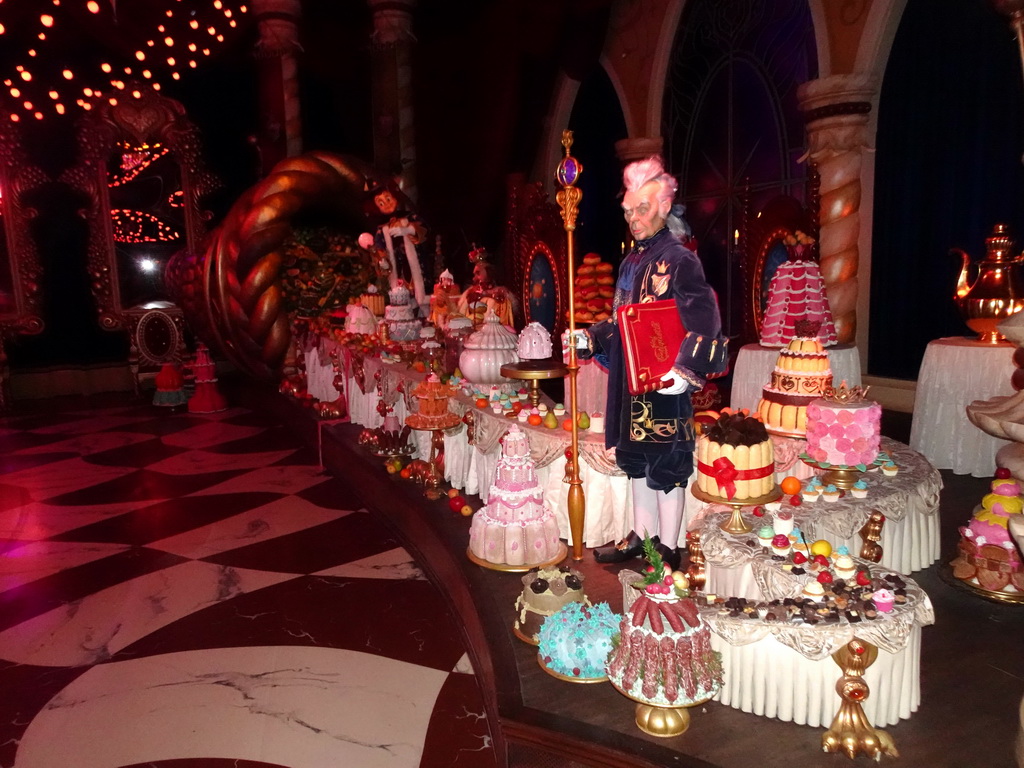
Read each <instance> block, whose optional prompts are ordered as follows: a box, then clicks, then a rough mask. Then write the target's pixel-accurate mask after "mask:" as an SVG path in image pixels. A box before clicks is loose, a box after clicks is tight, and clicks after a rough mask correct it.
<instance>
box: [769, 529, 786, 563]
mask: <svg viewBox="0 0 1024 768" xmlns="http://www.w3.org/2000/svg"><path fill="white" fill-rule="evenodd" d="M772 554H773V555H779V556H780V557H785V556H786V555H788V554H789V536H787V535H786V534H784V533H777V534H775V536H773V537H772Z"/></svg>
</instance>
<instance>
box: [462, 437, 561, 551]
mask: <svg viewBox="0 0 1024 768" xmlns="http://www.w3.org/2000/svg"><path fill="white" fill-rule="evenodd" d="M469 550H470V552H471V553H472V555H473V556H474V557H476V558H477V559H479V560H484V561H486V562H488V563H494V564H496V565H506V566H533V565H539V564H541V563H550V562H552V561H554V560H556V559H559V558H560V556H561V555H562V554H563V553H564V551H565V550H564V545H563V544H562V542H561V540H560V539H559V530H558V521H557V520H555V513H554V512H553V511H552V510H551V509H549V508H548V507H546V506H545V505H544V494H543V492H542V491H541V488H540V483H539V482H538V480H537V473H536V471H535V470H534V465H533V459H531V458H530V443H529V441H528V440H527V437H526V433H525V432H523V431H522V430H521V429H520V428H519V427H518V426H517V425H515V424H513V425H512V426H511V427H509V430H508V432H507V433H506V434H505V437H503V438H502V441H501V458H500V459H498V466H497V470H496V472H495V477H494V484H493V485H492V486H491V491H490V495H489V496H488V497H487V506H485V507H483V508H482V509H480V510H479V511H478V512H477V513H476V514H475V515H473V523H472V525H471V526H470V529H469Z"/></svg>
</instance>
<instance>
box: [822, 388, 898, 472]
mask: <svg viewBox="0 0 1024 768" xmlns="http://www.w3.org/2000/svg"><path fill="white" fill-rule="evenodd" d="M843 391H844V390H842V389H841V390H838V392H840V393H841V392H843ZM851 391H852V392H855V393H856V392H857V390H851ZM840 397H842V396H841V395H840V396H833V397H826V398H820V399H818V400H813V401H811V403H810V405H808V406H807V455H808V456H810V457H811V458H812V459H813V460H814V461H817V462H820V463H828V464H830V465H832V466H846V467H854V466H857V465H858V464H863V465H868V464H872V463H874V461H875V459H877V458H878V450H879V445H880V443H881V434H882V432H881V430H882V406H880V405H879V404H878V403H876V402H874V401H871V400H864V399H856V397H857V395H853V396H849V397H850V399H846V400H843V399H840Z"/></svg>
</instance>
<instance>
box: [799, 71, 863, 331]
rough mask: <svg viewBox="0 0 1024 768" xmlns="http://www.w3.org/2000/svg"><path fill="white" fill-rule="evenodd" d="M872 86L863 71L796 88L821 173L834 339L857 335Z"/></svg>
mask: <svg viewBox="0 0 1024 768" xmlns="http://www.w3.org/2000/svg"><path fill="white" fill-rule="evenodd" d="M877 90H878V89H877V86H876V83H875V81H874V79H873V78H872V77H870V76H868V75H834V76H832V77H825V78H821V79H819V80H812V81H810V82H808V83H804V84H803V85H801V86H800V87H799V89H798V91H797V95H798V98H799V100H800V110H801V111H802V112H803V113H804V120H805V121H806V123H807V146H808V149H807V155H806V156H805V159H806V158H809V159H810V160H811V161H813V162H814V163H815V164H816V165H817V167H818V173H819V174H820V176H821V221H820V224H821V237H820V239H819V248H820V253H821V273H822V276H823V278H824V280H825V290H826V293H827V295H828V300H829V305H830V306H831V307H832V316H833V318H834V320H835V324H836V333H837V334H838V336H839V342H840V343H843V344H848V343H854V342H855V341H856V335H857V273H858V271H859V265H860V247H859V245H858V240H859V238H860V231H861V224H860V198H861V167H862V159H863V157H862V156H863V154H864V153H865V152H866V151H870V149H871V147H870V146H869V141H868V122H869V117H868V115H869V113H870V112H871V105H872V103H873V102H874V100H875V98H876V97H877Z"/></svg>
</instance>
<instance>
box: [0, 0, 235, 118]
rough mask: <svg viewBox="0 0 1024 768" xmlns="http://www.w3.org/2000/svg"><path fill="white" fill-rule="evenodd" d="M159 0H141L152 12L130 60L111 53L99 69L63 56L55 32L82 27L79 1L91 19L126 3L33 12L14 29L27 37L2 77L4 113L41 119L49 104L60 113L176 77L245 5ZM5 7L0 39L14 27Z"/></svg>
mask: <svg viewBox="0 0 1024 768" xmlns="http://www.w3.org/2000/svg"><path fill="white" fill-rule="evenodd" d="M157 1H158V0H146V3H145V4H144V5H145V6H146V7H147V11H148V13H149V14H150V15H151V16H154V20H153V21H152V27H151V28H150V29H149V31H148V32H147V34H146V35H145V40H144V41H140V44H139V46H138V48H137V49H136V50H135V52H134V54H133V56H132V57H131V60H130V61H128V62H124V61H115V60H114V58H110V59H108V60H106V61H102V62H100V63H99V65H98V70H99V71H98V72H97V71H96V70H95V68H94V67H95V65H93V66H92V67H89V66H84V65H81V64H78V63H75V62H71V61H66V60H64V61H62V56H64V55H65V54H64V51H63V50H62V47H61V46H60V45H59V44H58V43H56V42H55V39H56V38H57V37H58V35H59V34H60V33H63V34H66V35H68V34H76V33H78V34H80V32H81V27H82V24H81V23H80V22H79V21H77V20H76V14H77V15H81V12H82V9H83V8H84V10H85V11H86V12H87V13H88V14H90V15H91V16H94V17H96V21H97V22H103V23H109V24H110V25H117V23H118V21H117V14H118V12H119V10H120V12H121V13H124V12H125V11H126V9H124V8H123V7H122V8H121V9H118V6H117V0H103V1H102V2H100V1H99V0H87V2H83V0H50V3H51V6H50V7H48V8H46V10H43V11H42V12H40V13H39V14H38V15H37V16H35V17H34V21H33V22H32V24H33V27H32V28H31V29H29V30H18V32H19V34H23V35H24V36H25V39H26V40H29V41H30V42H29V44H28V47H27V48H26V50H25V51H24V52H23V53H22V54H20V55H18V56H16V57H15V58H14V59H13V61H14V63H13V64H12V65H11V66H12V67H13V72H10V74H9V76H8V77H6V78H5V79H4V80H3V81H2V82H3V84H4V86H5V88H6V89H7V94H9V96H10V98H9V99H6V98H5V99H4V111H6V112H7V114H8V117H9V118H10V119H11V120H12V121H15V122H18V121H20V120H21V119H22V118H23V117H24V118H26V119H29V118H34V119H36V120H42V119H43V117H44V116H45V114H46V113H47V112H48V111H50V110H52V112H53V113H55V114H58V115H63V114H65V113H66V112H67V110H68V109H69V108H70V105H72V104H75V105H77V106H79V107H81V108H82V109H86V110H89V109H92V108H93V107H94V105H96V104H97V103H99V102H100V101H101V100H106V101H108V102H109V103H110V104H112V105H116V104H117V103H118V100H119V99H127V98H136V99H138V98H141V97H142V90H141V89H143V88H147V87H148V88H152V89H153V90H156V91H159V90H160V89H161V81H164V82H166V80H167V78H170V79H171V80H180V79H181V76H182V74H183V73H184V72H188V71H189V70H194V69H197V68H198V67H199V65H200V62H202V61H203V60H204V59H205V58H207V57H209V56H211V55H212V54H213V52H214V51H215V49H216V47H217V46H218V45H220V44H222V43H224V42H225V40H226V39H227V37H228V36H230V35H231V34H232V32H233V31H235V30H237V29H238V27H239V20H240V18H241V17H242V16H243V15H244V14H246V13H247V12H248V7H247V6H246V5H245V4H244V3H243V2H238V1H237V0H162V2H163V3H164V4H165V5H169V6H170V7H167V8H165V10H163V11H162V12H158V13H157V12H154V11H153V8H152V6H155V5H157ZM28 2H33V3H36V2H38V0H28ZM6 5H7V6H10V5H11V3H10V0H8V3H6ZM122 5H123V4H122ZM4 10H5V3H4V0H0V45H3V44H4V42H5V38H9V37H10V36H11V35H12V34H13V30H11V29H9V28H8V26H7V25H5V24H4V23H3V22H4V19H3V16H4V13H3V12H4ZM0 93H2V91H0Z"/></svg>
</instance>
